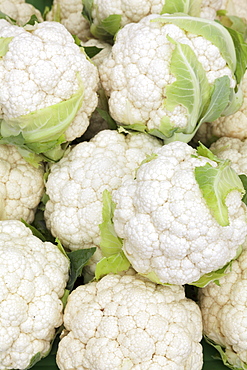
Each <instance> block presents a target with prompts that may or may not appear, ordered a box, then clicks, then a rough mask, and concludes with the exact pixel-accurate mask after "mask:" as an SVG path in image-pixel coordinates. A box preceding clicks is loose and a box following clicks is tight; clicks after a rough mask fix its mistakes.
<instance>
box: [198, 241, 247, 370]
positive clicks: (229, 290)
mask: <svg viewBox="0 0 247 370" xmlns="http://www.w3.org/2000/svg"><path fill="white" fill-rule="evenodd" d="M246 264H247V249H246V243H245V248H244V250H243V252H242V254H241V255H240V257H239V258H238V259H237V260H235V261H233V263H232V265H231V269H230V271H229V272H228V273H227V274H226V275H225V276H224V277H222V278H220V279H219V285H218V284H217V285H216V284H214V283H210V284H209V285H208V286H206V287H205V288H203V289H200V290H199V306H200V309H201V312H202V319H203V332H204V334H205V335H206V336H207V338H208V339H209V340H210V341H212V342H213V344H217V345H220V346H221V347H222V349H221V351H220V352H221V354H222V357H223V358H224V359H225V360H226V361H227V363H228V364H229V365H230V366H231V368H233V366H234V369H235V368H238V369H244V368H246V366H247V340H246V329H247V328H246V316H247V308H246V307H247V295H246V291H247V275H246ZM218 350H219V349H218Z"/></svg>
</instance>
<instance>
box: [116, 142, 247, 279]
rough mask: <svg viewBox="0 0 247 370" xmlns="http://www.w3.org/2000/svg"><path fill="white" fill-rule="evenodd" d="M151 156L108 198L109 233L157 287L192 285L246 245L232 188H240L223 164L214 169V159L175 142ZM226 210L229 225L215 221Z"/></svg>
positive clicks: (246, 229)
mask: <svg viewBox="0 0 247 370" xmlns="http://www.w3.org/2000/svg"><path fill="white" fill-rule="evenodd" d="M155 153H156V154H157V156H156V157H154V158H153V159H152V160H151V161H148V162H147V163H143V164H142V165H141V166H140V167H139V169H138V170H137V173H136V178H135V179H134V180H129V181H125V182H124V183H123V184H122V185H121V186H120V187H119V189H118V190H116V191H115V192H114V193H113V194H112V199H113V202H114V203H116V208H115V211H114V217H113V221H114V227H115V231H116V233H117V235H118V236H119V237H120V238H122V239H123V251H124V253H125V255H126V257H127V258H128V260H129V261H130V263H131V264H132V266H133V268H134V269H135V270H136V271H137V272H139V273H141V274H144V275H147V276H149V275H150V274H155V275H156V279H157V280H158V281H160V282H161V283H170V284H186V283H194V282H197V281H198V279H200V278H201V277H202V276H203V275H204V274H207V273H210V272H212V271H215V270H218V269H220V268H222V267H223V266H224V265H225V264H226V263H227V262H229V261H230V260H231V259H233V258H234V257H235V256H236V254H237V250H238V248H239V246H240V245H242V244H243V242H244V240H245V237H246V235H247V219H246V206H245V204H244V203H243V202H242V201H241V198H242V193H241V192H239V191H236V190H234V189H237V187H239V189H240V188H242V183H241V181H240V179H239V178H238V176H237V174H236V173H235V172H234V171H233V170H231V169H230V167H229V166H226V167H224V166H225V165H224V166H223V167H220V166H219V167H218V170H217V169H216V166H217V164H216V162H215V161H212V160H210V159H208V158H206V157H204V156H201V155H199V156H198V155H197V153H196V150H195V149H193V148H192V147H190V146H189V145H188V144H185V143H182V142H173V143H170V144H167V145H164V146H163V147H162V148H160V149H158V150H156V151H155ZM198 167H199V170H198V171H199V172H197V178H196V173H195V171H196V169H197V168H198ZM214 169H215V170H214ZM218 171H219V172H218ZM221 171H223V172H221ZM225 171H226V172H225ZM228 171H230V172H231V175H230V173H228ZM212 173H215V175H213V177H211V176H212ZM223 173H224V175H223ZM214 176H215V177H214ZM233 179H235V180H233ZM225 181H226V182H225ZM234 181H236V183H235V185H236V184H238V185H236V187H235V185H233V182H234ZM227 183H229V184H230V188H229V189H228V190H227V191H226V192H224V191H223V193H224V195H223V193H222V194H221V195H220V193H221V191H222V189H224V188H225V185H226V184H227ZM199 184H200V186H202V185H203V186H202V188H200V187H199ZM226 186H228V185H226ZM203 187H204V190H205V191H206V192H207V191H208V195H206V194H205V196H204V195H203V193H202V190H203ZM201 189H202V190H201ZM212 189H214V191H215V194H214V191H213V192H212ZM210 190H211V191H210ZM225 190H226V188H225ZM227 194H228V195H227ZM226 195H227V196H226ZM222 196H223V198H222ZM224 197H226V198H224ZM220 199H221V200H220ZM224 199H225V206H224V208H225V210H224V211H223V208H222V207H221V206H220V207H219V209H218V210H217V211H216V213H215V212H214V209H213V208H214V207H215V206H216V204H221V205H222V204H223V203H224ZM212 200H213V201H212ZM211 202H212V203H211ZM210 203H211V204H210ZM224 212H226V214H228V216H227V218H228V221H227V222H225V221H223V222H222V220H220V218H221V215H222V214H223V213H224ZM224 218H225V216H224ZM157 280H156V281H157Z"/></svg>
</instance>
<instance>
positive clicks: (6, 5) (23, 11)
mask: <svg viewBox="0 0 247 370" xmlns="http://www.w3.org/2000/svg"><path fill="white" fill-rule="evenodd" d="M0 11H1V12H2V13H4V14H6V15H8V16H9V17H11V18H12V19H14V20H15V21H16V22H17V24H18V25H20V26H22V25H24V24H26V23H27V22H28V21H29V19H30V18H31V16H32V15H35V16H36V17H37V19H38V21H39V22H42V21H43V18H42V15H41V13H40V11H39V10H38V9H36V8H35V7H34V6H33V5H32V4H28V3H26V2H25V0H0Z"/></svg>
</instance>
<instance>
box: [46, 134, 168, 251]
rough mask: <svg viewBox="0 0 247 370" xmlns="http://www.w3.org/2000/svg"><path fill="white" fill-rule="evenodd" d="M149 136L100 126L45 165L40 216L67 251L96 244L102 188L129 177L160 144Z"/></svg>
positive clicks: (112, 187) (113, 188)
mask: <svg viewBox="0 0 247 370" xmlns="http://www.w3.org/2000/svg"><path fill="white" fill-rule="evenodd" d="M160 146H161V143H160V141H159V140H157V139H155V138H154V137H151V136H148V135H145V134H138V135H133V136H131V135H127V136H125V135H122V134H119V133H118V132H117V131H111V130H104V131H101V132H99V133H98V134H97V135H96V136H95V137H94V138H93V139H91V140H90V141H89V142H82V143H80V144H78V145H76V146H75V147H74V148H73V149H72V150H71V151H70V152H69V153H68V154H67V155H65V156H64V157H63V158H62V159H61V160H60V161H59V162H58V163H56V164H53V165H52V166H51V172H50V174H49V176H48V180H47V183H46V192H47V194H48V195H49V198H50V199H49V201H48V202H47V203H46V208H45V220H46V225H47V227H48V228H49V229H50V230H51V232H52V234H53V235H54V236H56V237H58V238H59V239H60V240H61V242H62V243H63V244H64V245H65V246H66V247H68V248H70V249H71V250H75V249H81V248H89V247H93V246H99V243H100V235H99V226H98V225H99V224H100V223H101V222H102V192H103V191H104V190H105V189H108V190H109V191H110V192H111V191H113V190H115V189H117V188H118V187H119V186H120V185H121V183H122V182H123V181H124V180H126V179H129V178H132V177H133V176H134V173H135V169H136V168H137V167H138V166H139V165H140V163H141V161H142V160H143V159H145V157H146V154H150V153H152V151H153V150H155V149H156V148H158V147H160Z"/></svg>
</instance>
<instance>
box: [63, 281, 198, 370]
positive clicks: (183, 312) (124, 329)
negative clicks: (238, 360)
mask: <svg viewBox="0 0 247 370" xmlns="http://www.w3.org/2000/svg"><path fill="white" fill-rule="evenodd" d="M64 325H65V328H66V332H65V336H63V338H62V340H61V341H60V343H59V347H58V352H57V364H58V366H59V369H60V370H69V369H72V368H73V369H74V370H77V369H78V370H79V369H81V370H84V369H85V370H86V369H101V370H116V369H129V370H130V369H132V370H137V369H138V370H149V369H150V370H163V369H167V370H168V369H184V370H200V369H201V368H202V347H201V345H200V343H199V342H200V340H201V335H202V327H201V314H200V310H199V308H198V306H197V305H196V303H195V302H193V301H191V300H189V299H187V298H185V295H184V289H183V288H182V287H181V286H161V285H156V284H154V283H152V282H150V281H146V280H145V279H142V278H141V277H138V276H136V275H132V274H126V275H123V276H120V275H108V276H106V277H104V278H103V279H101V280H100V281H99V282H91V283H89V284H86V285H84V286H80V287H78V288H76V290H75V291H73V292H72V293H71V294H70V296H69V298H68V302H67V305H66V308H65V314H64Z"/></svg>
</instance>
